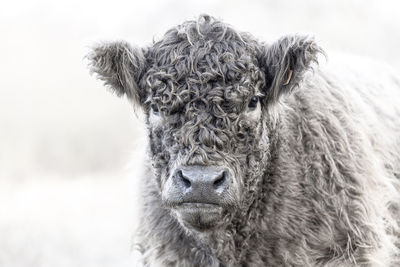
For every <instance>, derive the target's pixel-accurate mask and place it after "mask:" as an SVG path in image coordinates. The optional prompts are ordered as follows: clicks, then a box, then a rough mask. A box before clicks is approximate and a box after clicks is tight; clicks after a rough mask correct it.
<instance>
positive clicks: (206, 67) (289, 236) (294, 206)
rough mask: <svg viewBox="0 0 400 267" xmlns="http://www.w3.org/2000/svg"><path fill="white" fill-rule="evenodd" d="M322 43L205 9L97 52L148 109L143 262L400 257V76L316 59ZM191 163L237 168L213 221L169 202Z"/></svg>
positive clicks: (115, 81) (103, 71)
mask: <svg viewBox="0 0 400 267" xmlns="http://www.w3.org/2000/svg"><path fill="white" fill-rule="evenodd" d="M321 53H323V52H322V50H321V48H320V47H319V46H318V45H317V44H316V43H315V41H314V40H313V39H312V38H309V37H307V36H297V35H296V36H286V37H283V38H281V39H280V40H278V41H276V42H275V43H272V44H268V43H261V42H259V41H257V40H256V39H255V38H253V37H252V36H251V35H249V34H246V33H242V32H238V31H236V30H234V29H233V28H232V27H231V26H229V25H227V24H225V23H223V22H221V21H219V20H217V19H215V18H213V17H210V16H207V15H202V16H200V17H199V18H198V20H197V21H187V22H185V23H183V24H182V25H179V26H177V27H175V28H173V29H171V30H169V31H168V32H167V33H166V34H165V35H164V37H163V38H162V39H161V40H160V41H158V42H155V43H154V44H153V45H152V46H149V47H147V48H144V49H139V48H133V47H131V46H130V45H129V44H127V43H125V42H114V43H106V44H101V45H98V46H96V47H95V48H94V49H93V51H92V53H91V54H90V55H89V56H88V57H89V59H90V62H91V70H92V71H93V72H95V73H97V74H98V76H99V78H100V79H102V80H104V81H105V82H106V84H107V85H109V86H110V87H111V88H112V90H114V91H115V92H116V93H117V94H118V95H123V94H126V95H127V96H128V97H129V99H131V100H132V101H133V102H134V104H135V105H136V106H139V107H141V108H142V110H143V111H144V113H145V114H146V118H147V123H148V139H149V149H148V156H149V158H150V162H151V164H149V166H147V171H146V173H145V175H143V177H138V179H142V180H143V192H144V193H143V198H144V208H143V217H142V223H141V228H140V231H139V234H138V238H137V240H138V241H137V243H138V248H139V249H140V251H141V253H142V255H143V264H144V265H145V266H398V265H399V264H400V255H399V252H398V246H399V242H398V238H399V232H398V226H397V222H398V219H399V218H398V214H397V210H398V204H399V199H398V195H399V193H398V190H399V188H400V187H399V186H398V181H397V177H398V176H400V121H399V120H398V118H399V116H400V108H399V105H398V103H399V101H400V81H399V79H398V78H397V77H396V76H394V75H392V74H390V72H389V71H388V70H386V69H382V70H379V71H378V70H376V72H374V76H376V77H375V79H373V78H371V77H372V76H371V75H370V76H362V75H359V74H356V72H352V71H348V68H346V67H345V66H344V65H343V64H341V65H338V66H339V68H338V69H339V71H332V69H334V68H333V67H332V66H327V67H325V66H318V65H317V64H314V65H313V63H317V62H318V59H319V57H318V55H319V54H321ZM332 65H333V64H332ZM364 65H365V64H364ZM313 66H314V67H313ZM312 67H313V69H312V71H309V70H310V69H311V68H312ZM343 69H344V70H343ZM378 72H379V77H378V74H377V73H378ZM287 81H289V82H288V83H287ZM254 96H259V97H260V98H259V99H260V101H259V103H258V104H257V109H256V110H251V109H250V108H249V107H248V104H249V102H250V101H251V99H252V98H253V97H254ZM192 164H194V165H224V166H228V167H229V168H230V170H231V171H232V173H234V180H235V184H236V186H237V187H238V189H239V191H240V192H241V193H240V195H239V196H238V199H236V202H235V203H236V205H235V206H234V208H232V209H230V210H227V211H226V212H225V213H224V216H223V218H222V221H223V227H220V228H218V229H216V230H213V231H208V232H196V231H193V230H191V229H187V228H186V227H184V226H183V225H182V224H181V223H180V222H179V220H178V219H177V218H176V216H175V214H174V213H173V212H171V210H170V209H169V208H168V207H167V206H165V205H164V203H163V200H162V192H163V189H164V186H165V183H166V182H167V180H168V179H170V175H171V172H172V171H173V170H174V168H175V167H176V166H178V165H192ZM150 165H151V166H150Z"/></svg>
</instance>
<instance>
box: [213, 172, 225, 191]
mask: <svg viewBox="0 0 400 267" xmlns="http://www.w3.org/2000/svg"><path fill="white" fill-rule="evenodd" d="M225 180H226V174H225V172H222V173H221V175H220V176H218V177H217V179H216V180H215V181H214V183H213V185H214V187H215V188H218V187H220V186H222V185H223V184H224V183H225Z"/></svg>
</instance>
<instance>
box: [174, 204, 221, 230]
mask: <svg viewBox="0 0 400 267" xmlns="http://www.w3.org/2000/svg"><path fill="white" fill-rule="evenodd" d="M173 210H174V211H175V213H176V215H177V217H178V219H179V221H180V222H181V223H182V224H183V226H185V227H186V228H188V229H192V230H195V231H198V232H206V231H210V230H214V229H215V228H217V227H218V226H219V224H220V221H221V218H222V216H223V212H224V208H223V207H221V206H220V205H217V204H213V203H198V202H185V203H182V204H180V205H177V206H175V207H174V208H173Z"/></svg>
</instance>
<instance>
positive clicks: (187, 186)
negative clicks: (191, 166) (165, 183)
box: [176, 171, 192, 188]
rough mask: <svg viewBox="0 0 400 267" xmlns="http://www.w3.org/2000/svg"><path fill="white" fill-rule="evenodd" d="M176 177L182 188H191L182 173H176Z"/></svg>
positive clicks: (190, 184)
mask: <svg viewBox="0 0 400 267" xmlns="http://www.w3.org/2000/svg"><path fill="white" fill-rule="evenodd" d="M176 175H177V176H178V178H179V179H180V180H181V181H182V184H183V186H184V187H186V188H190V187H191V186H192V183H191V182H190V181H189V179H187V178H186V177H185V176H184V175H183V173H182V171H178V173H177V174H176Z"/></svg>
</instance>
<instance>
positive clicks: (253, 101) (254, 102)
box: [247, 96, 259, 109]
mask: <svg viewBox="0 0 400 267" xmlns="http://www.w3.org/2000/svg"><path fill="white" fill-rule="evenodd" d="M258 100H259V98H258V96H253V97H252V98H251V99H250V102H249V105H248V106H247V107H248V108H249V109H255V108H256V107H257V105H258Z"/></svg>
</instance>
